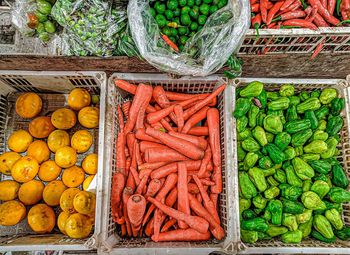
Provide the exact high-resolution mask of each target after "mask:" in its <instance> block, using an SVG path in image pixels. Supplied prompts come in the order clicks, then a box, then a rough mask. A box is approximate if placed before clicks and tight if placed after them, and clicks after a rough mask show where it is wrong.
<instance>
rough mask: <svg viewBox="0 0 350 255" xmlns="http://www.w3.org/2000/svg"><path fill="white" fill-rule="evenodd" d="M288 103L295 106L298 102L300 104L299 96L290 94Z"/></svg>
mask: <svg viewBox="0 0 350 255" xmlns="http://www.w3.org/2000/svg"><path fill="white" fill-rule="evenodd" d="M289 104H290V105H294V106H297V105H298V104H300V98H299V97H298V96H290V97H289Z"/></svg>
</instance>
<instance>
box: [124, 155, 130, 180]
mask: <svg viewBox="0 0 350 255" xmlns="http://www.w3.org/2000/svg"><path fill="white" fill-rule="evenodd" d="M130 165H131V158H130V157H128V158H127V159H126V169H125V170H126V171H125V176H128V175H129V169H130Z"/></svg>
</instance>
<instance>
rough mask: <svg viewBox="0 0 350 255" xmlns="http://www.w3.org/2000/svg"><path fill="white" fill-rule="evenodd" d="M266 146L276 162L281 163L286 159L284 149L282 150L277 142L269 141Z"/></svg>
mask: <svg viewBox="0 0 350 255" xmlns="http://www.w3.org/2000/svg"><path fill="white" fill-rule="evenodd" d="M266 148H267V152H268V154H269V156H270V158H271V160H272V161H273V162H274V163H275V164H280V163H282V162H283V161H284V160H285V156H284V153H283V151H281V150H280V149H279V148H278V147H277V146H276V145H275V144H273V143H269V144H267V145H266Z"/></svg>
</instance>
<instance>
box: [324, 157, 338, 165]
mask: <svg viewBox="0 0 350 255" xmlns="http://www.w3.org/2000/svg"><path fill="white" fill-rule="evenodd" d="M325 161H327V162H328V163H329V164H331V166H335V165H337V164H339V161H338V160H337V159H336V158H328V159H326V160H325Z"/></svg>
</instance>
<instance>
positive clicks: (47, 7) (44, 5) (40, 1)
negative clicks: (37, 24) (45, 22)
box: [36, 0, 52, 15]
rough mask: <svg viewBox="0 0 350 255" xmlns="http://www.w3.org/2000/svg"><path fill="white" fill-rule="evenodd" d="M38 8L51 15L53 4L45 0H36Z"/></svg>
mask: <svg viewBox="0 0 350 255" xmlns="http://www.w3.org/2000/svg"><path fill="white" fill-rule="evenodd" d="M36 6H37V10H38V11H39V12H41V13H42V14H46V15H49V14H50V13H51V9H52V5H51V4H50V3H49V2H46V1H44V0H37V1H36Z"/></svg>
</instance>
